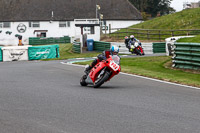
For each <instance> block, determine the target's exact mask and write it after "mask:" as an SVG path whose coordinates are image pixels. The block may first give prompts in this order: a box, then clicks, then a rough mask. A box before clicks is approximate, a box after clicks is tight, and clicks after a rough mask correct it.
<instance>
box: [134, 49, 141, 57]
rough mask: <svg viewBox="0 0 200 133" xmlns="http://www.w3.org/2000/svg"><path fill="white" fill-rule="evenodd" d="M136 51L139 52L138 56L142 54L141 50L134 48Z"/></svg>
mask: <svg viewBox="0 0 200 133" xmlns="http://www.w3.org/2000/svg"><path fill="white" fill-rule="evenodd" d="M135 51H136V53H137V54H139V55H140V56H141V55H142V53H141V51H140V50H139V49H137V48H136V49H135Z"/></svg>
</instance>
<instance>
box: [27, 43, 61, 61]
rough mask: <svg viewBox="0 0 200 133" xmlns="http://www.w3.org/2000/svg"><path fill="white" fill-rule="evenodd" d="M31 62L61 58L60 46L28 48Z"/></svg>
mask: <svg viewBox="0 0 200 133" xmlns="http://www.w3.org/2000/svg"><path fill="white" fill-rule="evenodd" d="M28 57H29V60H40V59H50V58H59V57H60V54H59V45H45V46H34V47H29V48H28Z"/></svg>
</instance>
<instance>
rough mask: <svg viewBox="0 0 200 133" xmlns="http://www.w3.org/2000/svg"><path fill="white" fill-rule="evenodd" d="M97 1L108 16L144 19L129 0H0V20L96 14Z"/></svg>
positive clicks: (47, 18) (104, 16)
mask: <svg viewBox="0 0 200 133" xmlns="http://www.w3.org/2000/svg"><path fill="white" fill-rule="evenodd" d="M96 4H97V5H100V7H101V9H100V10H99V13H102V14H103V19H105V20H141V19H142V17H141V14H140V12H139V11H138V10H137V9H136V8H135V7H134V6H133V5H132V4H131V3H130V2H129V1H128V0H0V21H48V20H50V19H51V17H52V11H53V20H54V21H56V20H57V21H58V20H65V21H67V20H74V19H89V18H95V17H96Z"/></svg>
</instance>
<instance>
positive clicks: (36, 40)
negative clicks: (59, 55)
mask: <svg viewBox="0 0 200 133" xmlns="http://www.w3.org/2000/svg"><path fill="white" fill-rule="evenodd" d="M70 42H71V39H70V37H69V36H64V37H49V38H46V37H30V38H29V45H41V44H55V43H70Z"/></svg>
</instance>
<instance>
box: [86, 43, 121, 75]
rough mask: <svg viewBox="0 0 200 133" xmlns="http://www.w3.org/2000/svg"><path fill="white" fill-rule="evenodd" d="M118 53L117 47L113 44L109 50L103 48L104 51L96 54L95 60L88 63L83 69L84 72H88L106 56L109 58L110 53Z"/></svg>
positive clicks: (112, 54)
mask: <svg viewBox="0 0 200 133" xmlns="http://www.w3.org/2000/svg"><path fill="white" fill-rule="evenodd" d="M118 53H119V47H117V46H114V45H113V46H112V47H111V48H110V50H105V51H103V52H102V54H99V55H98V56H97V59H95V60H94V61H93V62H92V63H91V65H89V66H88V67H87V68H86V69H85V72H86V73H89V72H90V70H91V69H92V68H93V67H94V66H95V65H96V64H97V63H99V62H100V61H102V60H106V59H107V58H109V56H110V55H111V56H119V55H118Z"/></svg>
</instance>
